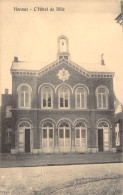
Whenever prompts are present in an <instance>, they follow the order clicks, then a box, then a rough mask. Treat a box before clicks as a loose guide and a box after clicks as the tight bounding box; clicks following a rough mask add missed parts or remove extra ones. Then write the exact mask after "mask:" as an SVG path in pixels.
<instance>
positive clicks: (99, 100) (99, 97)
mask: <svg viewBox="0 0 123 195" xmlns="http://www.w3.org/2000/svg"><path fill="white" fill-rule="evenodd" d="M98 106H99V108H101V107H102V104H101V94H98Z"/></svg>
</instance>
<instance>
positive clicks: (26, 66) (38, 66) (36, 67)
mask: <svg viewBox="0 0 123 195" xmlns="http://www.w3.org/2000/svg"><path fill="white" fill-rule="evenodd" d="M61 63H65V64H67V65H69V66H71V67H72V68H74V69H76V70H77V71H79V72H81V73H82V74H85V76H88V75H91V74H93V73H95V74H96V73H97V74H99V73H101V74H105V73H107V74H112V77H113V76H114V73H113V72H111V71H110V70H109V67H108V66H107V65H100V64H81V65H78V64H76V63H75V62H73V61H71V60H66V59H65V58H62V59H61V60H56V61H54V62H53V63H50V64H49V65H47V66H46V64H47V63H46V62H25V61H13V62H12V67H11V73H13V74H14V73H16V72H20V71H23V72H25V71H30V72H34V75H42V74H44V73H45V72H47V71H49V70H51V69H53V68H54V67H56V66H59V65H60V64H61ZM88 77H90V76H88ZM93 77H94V75H93Z"/></svg>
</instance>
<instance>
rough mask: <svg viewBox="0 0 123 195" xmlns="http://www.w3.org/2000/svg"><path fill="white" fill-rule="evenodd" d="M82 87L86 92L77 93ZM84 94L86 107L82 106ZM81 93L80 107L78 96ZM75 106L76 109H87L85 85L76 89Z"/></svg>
mask: <svg viewBox="0 0 123 195" xmlns="http://www.w3.org/2000/svg"><path fill="white" fill-rule="evenodd" d="M79 88H81V89H84V93H77V90H78V89H79ZM82 94H84V107H82ZM78 95H79V98H80V101H79V103H80V104H81V106H79V107H78V105H77V104H78V101H77V96H78ZM75 108H76V109H81V110H84V109H87V90H86V89H85V88H84V87H81V86H80V87H77V88H76V90H75Z"/></svg>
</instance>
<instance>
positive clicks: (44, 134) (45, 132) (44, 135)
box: [43, 129, 47, 138]
mask: <svg viewBox="0 0 123 195" xmlns="http://www.w3.org/2000/svg"><path fill="white" fill-rule="evenodd" d="M43 138H47V129H43Z"/></svg>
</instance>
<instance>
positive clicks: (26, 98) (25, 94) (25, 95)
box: [18, 86, 31, 108]
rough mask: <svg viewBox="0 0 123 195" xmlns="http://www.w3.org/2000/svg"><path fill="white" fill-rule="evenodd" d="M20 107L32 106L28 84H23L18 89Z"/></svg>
mask: <svg viewBox="0 0 123 195" xmlns="http://www.w3.org/2000/svg"><path fill="white" fill-rule="evenodd" d="M18 105H19V108H30V107H31V91H30V89H29V88H28V87H27V86H21V87H20V88H19V90H18Z"/></svg>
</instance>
